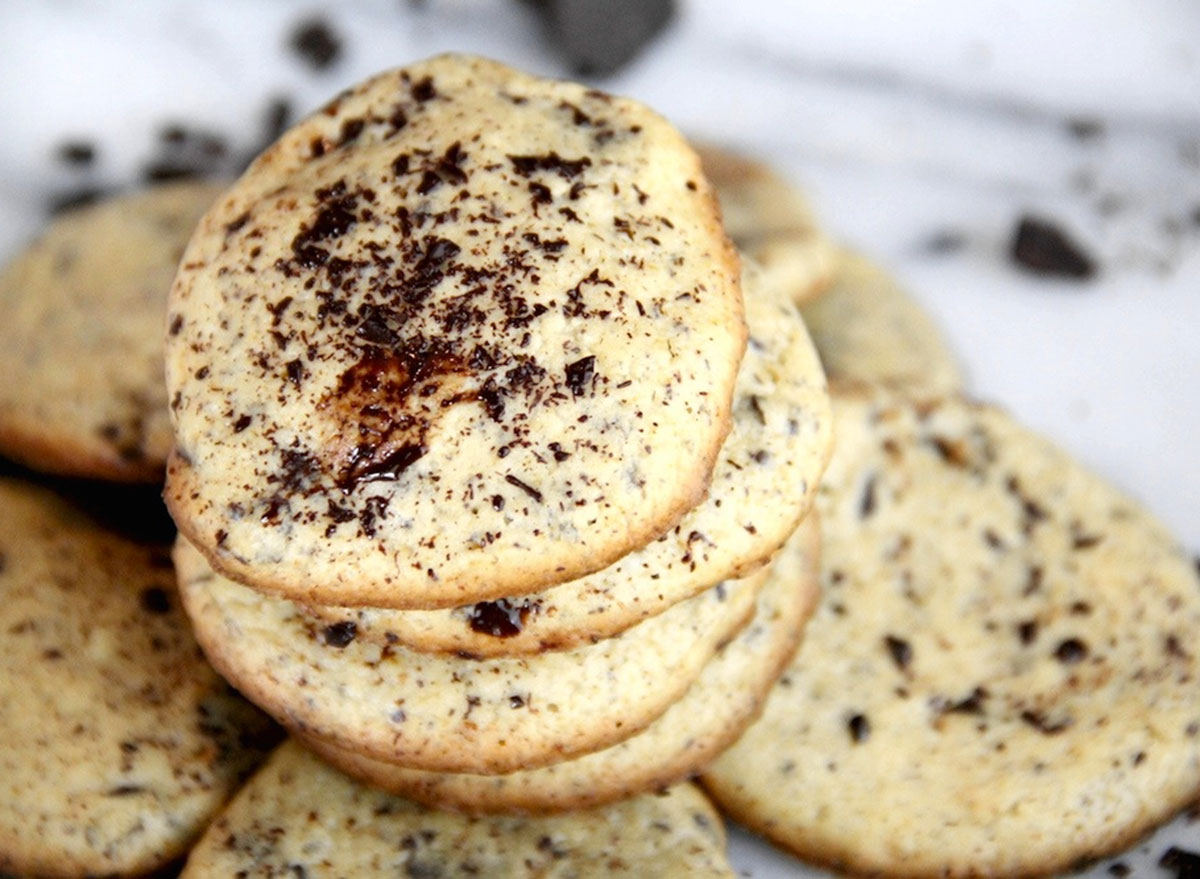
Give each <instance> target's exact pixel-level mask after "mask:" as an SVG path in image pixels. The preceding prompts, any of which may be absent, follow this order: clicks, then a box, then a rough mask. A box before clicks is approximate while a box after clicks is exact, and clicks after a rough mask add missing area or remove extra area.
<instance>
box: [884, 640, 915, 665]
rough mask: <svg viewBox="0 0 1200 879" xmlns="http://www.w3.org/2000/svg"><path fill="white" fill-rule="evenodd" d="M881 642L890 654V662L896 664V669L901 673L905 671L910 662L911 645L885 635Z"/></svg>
mask: <svg viewBox="0 0 1200 879" xmlns="http://www.w3.org/2000/svg"><path fill="white" fill-rule="evenodd" d="M883 641H884V643H885V644H886V645H887V649H888V653H890V654H891V657H892V662H894V663H896V668H898V669H900V670H901V671H904V670H905V669H907V668H908V666H909V663H911V662H912V645H911V644H909V643H908V642H907V641H905V640H904V639H903V638H897V637H896V636H895V635H885V636H884V639H883Z"/></svg>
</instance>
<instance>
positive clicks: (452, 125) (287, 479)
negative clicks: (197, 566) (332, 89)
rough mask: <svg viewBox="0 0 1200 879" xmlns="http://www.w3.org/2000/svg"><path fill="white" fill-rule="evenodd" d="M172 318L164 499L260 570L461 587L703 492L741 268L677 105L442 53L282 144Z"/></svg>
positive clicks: (199, 240) (233, 211)
mask: <svg viewBox="0 0 1200 879" xmlns="http://www.w3.org/2000/svg"><path fill="white" fill-rule="evenodd" d="M169 312H170V313H169V315H168V320H167V325H168V330H167V383H168V391H169V393H170V396H171V406H172V413H173V420H174V429H175V441H176V447H175V452H174V454H173V456H172V459H171V462H170V464H169V467H168V486H167V495H166V496H167V499H168V502H169V504H170V507H171V511H172V513H173V515H174V516H175V518H176V521H177V522H178V523H179V526H180V529H181V531H183V532H184V533H185V534H186V535H187V536H188V538H189V539H190V540H191V541H193V542H194V543H195V544H196V545H197V546H198V547H199V548H200V549H201V550H202V551H203V552H204V553H205V555H206V556H207V557H208V558H209V559H210V561H211V562H212V563H213V565H214V566H215V567H217V568H218V569H219V570H221V571H222V572H224V573H225V574H227V575H229V576H231V577H233V578H235V579H237V580H238V581H239V582H244V583H248V584H252V585H253V586H255V587H256V588H259V589H261V590H264V591H269V592H272V593H274V594H278V595H281V596H286V597H288V598H292V599H296V600H303V601H311V602H314V603H319V604H365V605H372V606H377V607H400V608H425V609H429V608H436V607H453V606H458V605H462V604H467V603H471V602H474V601H479V600H487V599H491V598H498V597H501V596H505V595H517V594H523V593H527V592H530V591H534V590H538V589H541V588H544V587H546V586H550V585H553V584H556V583H562V582H566V581H568V580H571V579H574V578H576V577H580V576H582V575H584V574H587V573H590V572H591V571H594V570H597V569H599V568H602V567H604V566H606V565H608V564H610V563H611V562H613V561H615V560H616V559H617V558H619V557H621V556H622V555H624V554H626V553H628V552H630V551H631V550H634V549H637V548H639V547H641V546H644V545H645V544H647V543H648V542H650V541H651V540H653V539H654V538H656V537H658V536H659V535H661V534H663V533H664V532H666V531H667V530H668V529H670V528H671V527H672V526H673V525H674V524H675V523H676V522H678V521H679V519H680V518H681V517H682V516H683V514H684V513H685V512H686V511H687V510H688V509H690V508H692V507H694V506H695V505H696V504H697V503H698V502H699V501H700V500H701V499H702V498H703V497H704V494H705V491H706V489H707V487H708V482H709V478H710V475H711V472H712V467H713V464H714V462H715V460H716V456H717V453H718V451H719V449H720V446H721V443H722V441H723V440H724V438H725V435H726V434H727V432H728V430H729V427H730V407H731V402H732V392H733V383H734V377H735V375H736V372H737V367H738V363H739V362H740V360H741V357H742V353H743V349H744V346H745V336H746V330H745V325H744V322H743V315H742V303H741V293H740V285H739V282H738V259H737V256H736V253H735V252H734V250H733V247H732V245H731V244H730V243H729V241H728V239H727V238H726V237H725V234H724V232H723V230H722V228H721V225H720V216H719V210H718V208H717V206H716V201H715V198H714V197H713V194H712V192H711V189H710V188H709V186H708V183H707V182H706V180H705V179H704V177H703V174H702V173H701V171H700V166H699V160H698V159H697V158H696V156H695V154H694V153H693V152H692V151H691V149H690V148H689V147H688V146H687V144H686V143H685V142H684V141H683V140H682V138H681V137H680V136H679V134H678V133H677V132H675V130H674V129H673V128H671V126H670V125H669V124H667V123H666V122H665V121H664V120H663V119H662V118H661V117H659V116H658V115H657V114H655V113H653V112H651V111H650V110H648V109H646V108H645V107H643V106H641V105H639V104H636V103H634V102H632V101H629V100H625V99H622V98H616V97H612V96H610V95H607V94H603V93H601V92H596V91H592V90H589V89H586V88H585V87H583V86H580V85H575V84H571V83H565V82H556V81H549V80H543V79H538V78H535V77H532V76H528V75H526V74H523V73H519V72H517V71H514V70H511V69H509V68H507V67H505V66H503V65H501V64H498V63H495V62H492V61H487V60H484V59H480V58H473V57H465V56H454V55H444V56H439V57H436V58H433V59H431V60H428V61H424V62H420V63H418V64H414V65H412V66H410V67H406V68H401V69H397V70H393V71H390V72H387V73H383V74H380V75H378V76H375V77H373V78H372V79H370V80H368V81H366V82H364V83H362V84H361V85H358V86H356V87H354V88H353V89H351V90H349V91H348V92H345V93H344V94H343V95H341V96H340V97H338V98H337V99H335V100H334V101H333V102H332V103H330V104H329V105H328V106H327V107H325V108H324V109H323V110H321V111H319V112H317V113H315V114H314V115H312V116H310V117H309V118H308V119H306V120H304V121H303V122H301V123H300V124H299V125H297V126H296V127H294V128H293V129H291V130H290V131H289V132H287V133H286V134H285V135H284V136H283V137H282V138H281V139H280V140H279V141H278V142H277V143H276V144H275V145H274V146H273V147H272V148H270V149H269V150H267V151H266V152H265V153H264V154H263V155H261V156H260V157H259V158H258V159H257V160H256V161H255V163H254V164H253V165H252V166H251V167H250V169H249V170H248V171H247V172H246V174H245V175H244V176H243V177H242V178H241V179H240V180H239V181H238V182H237V183H236V184H235V185H234V186H233V187H232V188H231V189H230V190H229V191H228V192H227V193H226V195H225V196H224V197H223V198H222V199H221V200H220V202H219V203H218V204H217V205H216V206H215V207H214V209H213V210H212V211H210V212H209V213H208V214H207V215H206V216H205V218H204V220H203V221H202V222H201V224H200V226H199V229H198V231H197V233H196V235H195V236H194V237H193V239H192V241H191V244H190V246H189V248H188V250H187V253H186V254H185V256H184V258H183V262H182V265H181V269H180V272H179V275H178V277H177V279H176V282H175V285H174V287H173V290H172V294H171V301H170V309H169Z"/></svg>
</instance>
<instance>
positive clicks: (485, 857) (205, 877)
mask: <svg viewBox="0 0 1200 879" xmlns="http://www.w3.org/2000/svg"><path fill="white" fill-rule="evenodd" d="M230 876H239V877H244V879H274V877H283V876H288V877H293V876H302V877H307V879H333V877H342V876H364V877H365V876H407V877H429V879H432V877H447V879H449V877H451V876H484V877H514V879H519V877H528V879H589V877H595V879H600V877H612V876H630V877H639V879H640V877H645V876H663V877H678V879H691V877H700V879H733V876H734V873H733V870H732V869H731V868H730V866H729V863H728V861H727V860H726V858H725V830H724V827H723V826H722V823H721V818H720V816H719V815H717V813H716V811H715V810H714V809H713V808H712V805H711V804H710V803H709V802H708V800H706V799H705V797H704V795H703V794H702V793H700V791H699V790H698V789H697V788H696V787H695V786H694V785H680V786H679V787H676V788H672V789H671V790H670V791H668V792H666V793H665V794H664V795H661V796H655V795H649V796H644V797H638V798H637V799H634V800H627V801H625V802H623V803H618V804H616V805H613V806H608V807H605V808H602V809H594V810H591V811H588V812H578V813H574V814H571V815H562V816H558V817H553V818H537V819H530V818H464V817H462V816H459V815H450V814H447V813H444V812H434V811H431V810H429V809H426V808H424V807H422V806H418V805H416V804H414V803H411V802H408V801H406V800H402V799H399V798H398V797H394V796H391V795H389V794H385V793H382V792H380V791H376V790H371V789H370V788H367V787H364V786H362V785H360V784H358V783H356V782H354V781H352V780H350V779H349V778H347V777H346V776H344V775H342V774H341V773H339V772H337V771H336V770H334V769H331V768H330V767H328V766H325V765H324V764H322V763H321V762H320V761H319V760H317V759H316V758H315V757H312V756H311V755H309V754H307V753H306V752H305V751H304V750H303V749H302V748H301V747H299V746H298V745H296V744H294V743H291V742H289V743H288V744H286V745H284V746H283V747H282V748H280V750H279V751H278V752H277V753H276V754H275V755H274V756H273V757H272V758H271V760H270V761H269V762H268V763H267V765H266V766H264V767H263V769H262V770H261V771H260V772H259V773H258V775H256V776H255V777H254V779H253V780H252V781H251V782H250V783H249V784H248V785H247V786H246V787H245V789H243V790H242V792H241V793H240V794H238V796H237V798H236V799H235V800H234V801H233V803H231V804H230V806H229V808H228V809H227V810H226V811H225V813H224V814H223V815H222V816H221V817H220V818H219V819H218V820H217V821H216V822H215V823H214V824H213V826H212V828H211V829H210V830H209V832H208V833H207V834H206V835H205V837H204V839H203V840H202V841H201V843H200V845H199V846H197V848H196V850H195V851H193V852H192V854H191V857H190V858H189V859H188V864H187V867H186V868H185V869H184V871H183V874H182V879H228V877H230Z"/></svg>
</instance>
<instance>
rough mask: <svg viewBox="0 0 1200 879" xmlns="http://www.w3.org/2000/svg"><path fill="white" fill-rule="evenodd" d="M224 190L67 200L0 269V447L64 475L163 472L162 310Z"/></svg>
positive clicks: (149, 477)
mask: <svg viewBox="0 0 1200 879" xmlns="http://www.w3.org/2000/svg"><path fill="white" fill-rule="evenodd" d="M220 191H221V186H219V185H217V184H213V183H181V184H173V185H169V186H161V187H158V188H155V189H150V190H146V191H144V192H138V193H134V194H131V195H126V196H122V197H119V198H114V199H112V200H110V201H106V202H102V203H98V204H95V205H91V206H89V207H85V208H81V209H78V210H75V211H72V212H70V213H67V214H64V215H63V216H61V217H59V218H58V219H56V220H55V221H54V223H53V224H52V225H51V226H50V227H49V228H48V229H47V230H46V231H45V232H44V233H43V234H42V235H41V237H39V238H38V239H37V240H36V241H34V242H33V243H32V244H31V245H30V246H29V247H28V248H27V249H26V250H25V251H24V252H23V253H21V254H19V255H18V256H17V257H16V258H15V259H13V260H12V262H10V263H9V264H8V266H7V267H5V269H4V270H3V271H2V272H0V314H3V315H4V322H5V326H4V335H3V344H0V454H4V455H7V456H9V457H10V458H13V459H15V460H17V461H20V462H21V463H23V464H25V465H27V466H29V467H32V468H34V469H37V470H42V471H46V472H50V473H58V474H63V475H68V476H87V477H94V478H98V479H111V480H120V481H129V482H158V481H161V480H162V476H163V468H164V466H165V464H166V460H167V453H168V452H169V451H170V448H171V426H170V421H169V418H168V413H167V393H166V389H165V388H164V386H163V378H162V373H163V353H162V323H163V310H164V309H165V308H166V302H167V293H168V291H169V290H170V288H171V279H172V278H173V277H174V276H175V267H176V265H177V264H178V262H179V257H180V254H181V253H182V252H183V248H184V245H185V244H186V243H187V240H188V236H189V235H190V234H191V231H192V227H193V226H195V225H196V221H197V220H199V219H200V216H201V215H202V214H203V213H204V211H205V210H206V209H207V208H208V206H209V205H210V204H212V202H213V200H214V199H215V198H216V197H217V195H218V193H220Z"/></svg>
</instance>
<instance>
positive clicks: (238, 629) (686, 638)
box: [175, 540, 766, 773]
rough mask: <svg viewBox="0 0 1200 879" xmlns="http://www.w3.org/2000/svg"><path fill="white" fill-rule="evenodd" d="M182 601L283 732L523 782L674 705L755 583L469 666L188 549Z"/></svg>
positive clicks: (741, 613)
mask: <svg viewBox="0 0 1200 879" xmlns="http://www.w3.org/2000/svg"><path fill="white" fill-rule="evenodd" d="M175 559H176V566H177V568H178V570H179V577H180V590H181V593H182V595H183V600H184V606H185V607H186V609H187V611H188V614H189V616H190V617H191V619H192V623H193V625H194V626H195V629H196V637H197V639H198V640H199V642H200V644H201V645H202V646H203V647H204V650H205V652H206V653H207V655H208V657H209V659H210V660H211V661H212V663H213V665H215V666H216V667H217V668H218V669H219V670H220V671H221V673H222V674H224V675H225V676H226V677H227V678H228V679H229V680H230V681H232V682H233V683H234V685H235V686H237V687H238V688H239V689H240V690H241V691H242V692H243V693H245V694H246V696H247V697H248V698H250V699H251V700H253V701H254V702H256V703H257V704H259V705H261V706H262V707H263V708H265V709H266V710H267V711H268V712H269V713H270V714H272V715H273V716H274V717H275V718H276V719H278V720H279V721H280V722H281V723H282V724H284V725H285V726H287V727H288V728H289V729H293V730H295V731H297V732H299V733H312V734H315V735H317V736H320V737H322V738H326V739H330V740H332V741H333V742H335V743H336V744H338V745H339V746H341V747H343V748H348V749H350V750H354V751H357V752H359V753H363V754H366V755H368V756H373V757H375V758H377V759H382V760H387V761H390V762H393V763H397V764H401V765H406V766H410V767H414V768H419V769H429V770H434V771H442V772H477V773H500V772H512V771H514V770H516V769H528V768H531V767H534V766H542V765H546V764H548V763H554V762H557V761H560V760H564V759H566V758H567V757H570V756H573V755H577V754H583V753H587V752H589V751H594V750H598V749H600V748H604V747H608V746H609V745H612V744H615V743H616V742H618V741H621V740H623V739H626V738H629V736H631V735H633V734H635V733H636V732H638V731H639V730H641V729H644V728H645V727H646V726H647V725H649V724H650V723H651V722H652V721H653V720H654V719H655V718H656V717H658V716H659V715H660V714H662V713H663V712H664V711H666V710H667V708H668V707H669V706H670V705H671V703H673V702H674V701H676V700H677V699H678V698H680V697H681V696H682V695H683V693H684V692H685V691H686V690H687V688H688V687H689V686H690V685H691V683H692V681H694V680H695V679H696V677H698V676H699V674H700V672H701V670H702V669H703V667H704V664H705V662H706V661H707V660H708V659H709V658H710V657H711V656H712V655H713V654H714V653H715V652H716V651H717V649H718V648H719V647H720V645H721V644H723V643H725V642H726V641H728V640H729V639H730V638H731V637H733V635H734V634H735V633H736V632H737V631H738V630H739V629H740V628H741V626H743V625H744V624H745V623H746V622H747V621H748V620H749V618H750V617H751V616H752V614H753V612H754V598H755V594H756V593H757V591H758V589H759V588H760V586H761V585H762V583H763V581H764V580H765V579H766V570H765V569H764V570H759V571H757V572H755V573H754V574H751V575H750V576H749V577H746V578H743V579H741V580H731V581H729V582H728V583H724V584H719V585H718V586H715V587H713V588H712V589H709V590H708V591H707V592H704V593H701V594H700V595H697V596H696V597H695V598H691V599H688V600H687V601H686V602H681V603H680V604H677V605H676V606H675V607H673V608H671V609H670V610H668V611H666V612H664V613H662V614H660V615H658V616H656V617H651V618H650V619H648V620H646V621H645V622H643V623H640V624H639V625H637V626H634V627H633V628H632V629H629V630H628V631H626V632H624V633H623V634H621V635H619V636H617V637H616V638H609V639H607V640H604V641H601V642H599V643H597V644H589V645H586V646H583V647H578V648H576V649H575V650H570V651H564V652H559V653H546V654H544V655H542V656H529V657H515V658H501V659H492V660H473V659H463V658H459V657H451V656H441V655H433V654H425V653H417V652H415V651H412V650H408V649H406V648H404V647H402V646H400V645H389V644H386V643H385V644H380V643H378V641H375V640H371V639H367V638H361V639H360V638H359V637H358V630H357V627H356V626H355V624H353V623H350V624H347V625H343V624H332V625H321V624H316V623H314V622H313V621H312V619H311V618H309V617H307V616H306V615H304V614H303V613H302V612H301V610H300V608H299V607H298V606H297V605H295V604H294V603H292V602H290V601H286V600H284V599H280V598H270V597H267V596H264V595H261V594H259V593H257V592H255V591H254V590H253V589H249V588H247V587H245V586H241V585H239V584H237V583H234V582H233V581H231V580H228V579H226V578H225V577H222V576H220V575H219V574H216V573H215V572H214V571H213V570H212V569H211V568H210V567H209V566H208V565H207V564H206V563H205V561H204V558H203V556H202V555H201V554H200V553H199V551H197V550H196V549H194V548H193V547H191V546H190V545H189V544H187V543H186V542H184V541H182V540H181V541H180V542H179V543H178V544H177V545H176V551H175Z"/></svg>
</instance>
